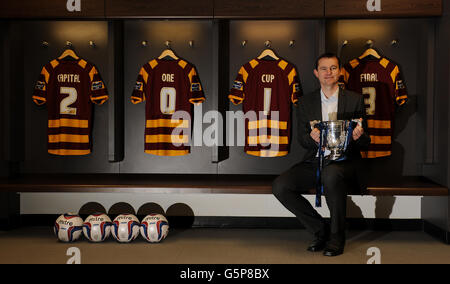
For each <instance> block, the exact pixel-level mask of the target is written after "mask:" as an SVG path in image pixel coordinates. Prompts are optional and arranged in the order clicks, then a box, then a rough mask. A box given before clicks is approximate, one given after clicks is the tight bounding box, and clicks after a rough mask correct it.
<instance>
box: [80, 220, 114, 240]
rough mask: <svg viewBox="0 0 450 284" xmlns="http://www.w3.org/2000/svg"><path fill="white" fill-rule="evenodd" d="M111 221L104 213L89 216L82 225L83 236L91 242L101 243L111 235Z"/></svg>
mask: <svg viewBox="0 0 450 284" xmlns="http://www.w3.org/2000/svg"><path fill="white" fill-rule="evenodd" d="M111 225H112V223H111V219H110V218H109V217H108V215H106V214H104V213H96V214H92V215H89V216H88V217H87V218H86V220H84V223H83V233H84V236H85V237H86V238H87V239H88V240H89V241H91V242H94V243H98V242H103V241H104V240H105V239H106V238H108V237H109V235H110V234H111Z"/></svg>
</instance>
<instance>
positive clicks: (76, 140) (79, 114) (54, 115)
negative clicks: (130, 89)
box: [33, 58, 108, 155]
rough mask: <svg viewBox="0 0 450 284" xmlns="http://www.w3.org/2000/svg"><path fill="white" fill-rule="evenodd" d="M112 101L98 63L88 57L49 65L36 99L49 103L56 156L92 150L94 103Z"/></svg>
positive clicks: (50, 146) (50, 148)
mask: <svg viewBox="0 0 450 284" xmlns="http://www.w3.org/2000/svg"><path fill="white" fill-rule="evenodd" d="M106 100H108V94H107V91H106V87H105V84H104V83H103V81H102V79H101V77H100V74H99V73H98V71H97V69H96V68H95V66H94V65H93V64H91V63H89V62H87V61H86V60H84V59H80V58H79V59H76V60H64V59H55V60H52V61H51V62H50V63H48V64H46V65H45V66H44V67H43V68H42V71H41V74H40V75H39V79H38V81H37V83H36V86H35V89H34V92H33V101H34V102H35V103H36V104H38V105H43V104H46V105H47V109H48V128H47V129H48V131H47V132H48V152H49V153H50V154H54V155H86V154H89V153H91V146H92V139H91V112H92V103H95V104H98V105H101V104H103V103H104V102H105V101H106Z"/></svg>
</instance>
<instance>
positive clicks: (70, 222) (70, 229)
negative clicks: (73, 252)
mask: <svg viewBox="0 0 450 284" xmlns="http://www.w3.org/2000/svg"><path fill="white" fill-rule="evenodd" d="M82 228H83V219H81V217H80V216H78V215H77V214H75V213H66V214H63V215H61V216H59V217H58V219H56V221H55V225H54V227H53V230H54V232H55V235H56V236H57V237H58V240H60V241H61V242H66V243H68V242H74V241H76V240H78V239H79V238H80V236H81V231H82Z"/></svg>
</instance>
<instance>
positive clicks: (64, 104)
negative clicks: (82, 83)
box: [59, 87, 78, 115]
mask: <svg viewBox="0 0 450 284" xmlns="http://www.w3.org/2000/svg"><path fill="white" fill-rule="evenodd" d="M59 92H60V93H61V94H64V95H69V96H68V97H65V98H64V99H62V100H61V102H60V103H59V113H60V114H71V115H77V109H76V108H74V107H69V106H70V105H71V104H73V103H74V102H75V101H76V100H77V98H78V93H77V89H75V88H72V87H61V88H60V89H59Z"/></svg>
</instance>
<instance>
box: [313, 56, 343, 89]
mask: <svg viewBox="0 0 450 284" xmlns="http://www.w3.org/2000/svg"><path fill="white" fill-rule="evenodd" d="M314 75H316V77H317V79H319V82H320V85H321V86H324V87H325V86H326V87H333V86H335V85H336V84H337V82H338V80H339V75H340V69H339V62H338V60H337V58H335V57H332V58H326V57H325V58H322V59H320V60H319V64H318V66H317V69H314Z"/></svg>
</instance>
